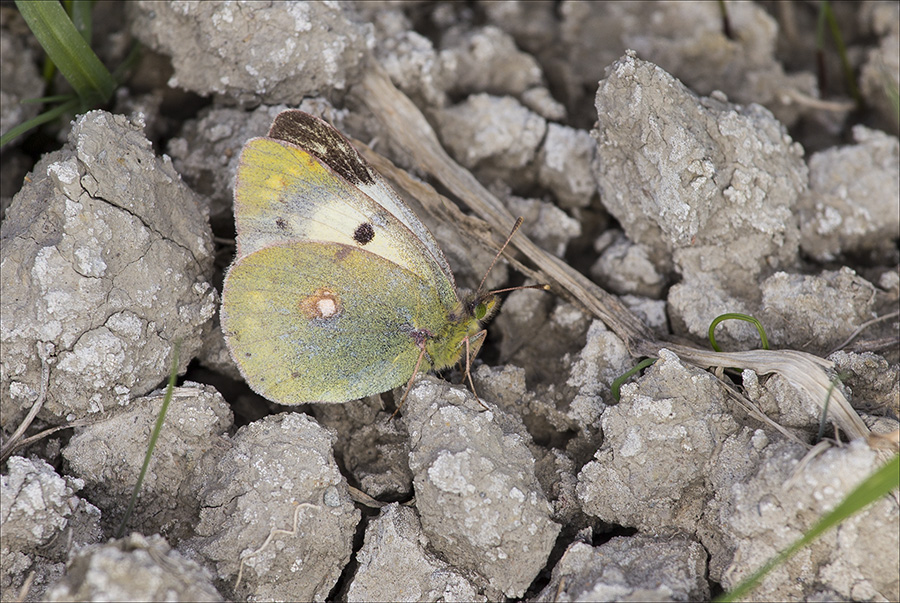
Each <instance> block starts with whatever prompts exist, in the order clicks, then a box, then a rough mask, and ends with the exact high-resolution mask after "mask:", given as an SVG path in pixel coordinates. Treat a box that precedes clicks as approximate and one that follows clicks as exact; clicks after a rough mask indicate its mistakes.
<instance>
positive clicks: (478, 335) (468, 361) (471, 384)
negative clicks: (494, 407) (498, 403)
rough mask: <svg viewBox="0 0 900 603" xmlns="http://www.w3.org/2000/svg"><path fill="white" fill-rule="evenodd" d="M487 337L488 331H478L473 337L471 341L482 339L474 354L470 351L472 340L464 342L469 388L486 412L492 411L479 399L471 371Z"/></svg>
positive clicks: (467, 339)
mask: <svg viewBox="0 0 900 603" xmlns="http://www.w3.org/2000/svg"><path fill="white" fill-rule="evenodd" d="M486 336H487V329H482V330H481V331H478V332H477V333H475V334H474V335H472V337H471V339H481V341H479V342H478V346H477V347H475V346H473V347H475V351H474V352H470V349H469V339H470V338H469V337H466V338H465V339H464V341H465V342H466V377H468V378H469V387H470V388H472V394H473V395H474V396H475V399H476V400H478V403H479V404H481V406H482V408H484V409H485V410H490V409H489V408H488V407H487V405H486V404H485V403H484V402H482V401H481V398H479V397H478V392H476V391H475V383H474V382H473V381H472V371H471V368H472V358H474V357H475V355H476V354H478V350H480V349H481V344H482V342H483V341H484V338H485V337H486Z"/></svg>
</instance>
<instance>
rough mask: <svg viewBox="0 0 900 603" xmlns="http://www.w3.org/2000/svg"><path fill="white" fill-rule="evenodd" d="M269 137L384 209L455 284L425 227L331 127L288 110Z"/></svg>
mask: <svg viewBox="0 0 900 603" xmlns="http://www.w3.org/2000/svg"><path fill="white" fill-rule="evenodd" d="M269 138H274V139H276V140H283V141H285V142H289V143H291V144H293V145H296V146H297V147H299V148H301V149H303V150H305V151H306V152H308V153H311V154H312V155H315V156H316V158H318V159H319V161H321V162H322V163H324V164H325V165H327V166H329V167H330V168H331V169H332V170H333V171H334V172H335V173H336V174H338V175H339V176H341V177H342V178H343V179H344V180H346V181H347V182H348V183H349V184H350V185H351V186H353V187H355V188H358V189H359V190H361V191H362V192H363V193H364V194H366V195H368V196H369V197H370V198H371V199H372V200H373V201H375V203H377V204H378V205H380V206H381V207H383V208H384V209H386V210H387V211H388V212H389V213H391V214H392V215H393V216H394V217H395V218H397V220H399V221H400V222H401V223H402V224H403V225H404V226H406V228H407V229H409V231H410V232H411V233H412V234H413V235H414V236H415V237H416V239H417V240H418V241H419V243H420V244H421V246H422V251H423V252H425V253H427V254H428V255H430V256H431V259H432V261H433V262H434V263H436V264H437V265H438V266H439V267H440V269H441V271H442V272H443V273H444V274H445V275H446V277H447V279H449V280H450V282H451V284H453V283H454V279H453V273H452V272H451V270H450V265H449V264H448V263H447V260H446V258H445V257H444V254H443V252H442V251H441V249H440V247H439V246H438V244H437V241H435V239H434V237H433V236H432V235H431V232H430V231H429V230H428V228H426V227H425V225H424V224H422V222H421V221H420V220H419V218H418V216H416V214H415V213H414V212H413V211H412V210H411V209H410V208H409V207H408V206H407V205H406V203H404V202H403V201H402V200H401V199H400V197H399V196H398V195H397V192H396V191H395V190H394V189H393V188H392V187H391V186H390V185H389V184H388V183H387V182H386V181H385V180H384V178H382V176H381V174H379V173H378V172H376V171H375V170H374V169H373V168H372V167H371V166H370V165H369V164H368V163H367V162H366V160H365V159H363V158H362V156H361V155H360V154H359V152H358V151H357V150H356V148H354V146H353V145H352V144H351V143H350V141H349V140H347V138H346V137H345V136H344V135H343V134H341V133H340V132H339V131H338V130H337V129H336V128H334V127H333V126H332V125H331V124H329V123H328V122H326V121H325V120H322V119H319V118H318V117H316V116H314V115H310V114H309V113H305V112H303V111H298V110H296V109H290V110H288V111H282V112H281V113H279V114H278V116H277V117H275V121H273V122H272V126H271V127H270V128H269Z"/></svg>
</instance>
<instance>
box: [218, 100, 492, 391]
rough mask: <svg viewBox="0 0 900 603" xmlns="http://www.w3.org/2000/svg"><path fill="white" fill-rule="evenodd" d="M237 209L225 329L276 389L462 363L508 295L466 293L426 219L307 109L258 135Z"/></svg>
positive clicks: (374, 386)
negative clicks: (459, 287)
mask: <svg viewBox="0 0 900 603" xmlns="http://www.w3.org/2000/svg"><path fill="white" fill-rule="evenodd" d="M235 222H236V228H237V258H236V260H235V262H234V263H233V264H232V266H231V268H230V269H229V271H228V273H227V275H226V278H225V285H224V287H223V294H222V299H223V301H222V312H221V318H222V329H223V332H224V334H225V340H226V342H227V344H228V347H229V350H230V351H231V354H232V357H233V358H234V359H235V361H236V363H237V364H238V367H239V368H240V370H241V373H242V374H243V376H244V378H245V379H246V381H247V383H248V384H249V385H250V386H251V387H252V388H253V389H254V390H255V391H257V392H258V393H260V394H261V395H263V396H265V397H267V398H269V399H271V400H273V401H275V402H279V403H282V404H301V403H305V402H346V401H348V400H353V399H356V398H360V397H363V396H366V395H370V394H374V393H380V392H383V391H386V390H388V389H392V388H394V387H397V386H399V385H402V384H404V383H406V382H407V381H408V380H409V379H410V378H411V377H412V376H413V374H414V373H415V371H416V370H428V369H442V368H446V367H449V366H452V365H454V364H456V363H458V362H459V361H460V360H461V359H462V358H463V357H466V358H471V357H472V356H473V355H474V354H475V353H476V352H477V350H478V347H480V345H481V341H482V340H483V333H484V331H483V328H482V323H483V321H485V320H487V319H488V318H490V317H491V316H492V315H493V313H494V312H496V310H497V309H498V308H499V300H498V299H497V297H496V296H494V295H492V294H490V293H481V292H475V293H471V294H467V295H464V296H463V297H462V298H461V297H460V295H459V293H458V292H457V290H456V286H455V283H454V280H453V275H452V272H451V271H450V268H449V265H448V264H447V261H446V259H445V258H444V256H443V253H441V251H440V249H439V248H438V246H437V243H436V242H435V241H434V238H433V237H432V236H431V233H430V232H428V230H427V228H425V226H424V225H423V224H422V223H421V222H420V221H419V220H418V218H417V217H416V216H415V215H414V214H413V212H412V211H411V210H410V209H409V208H408V207H407V206H406V205H405V204H403V202H402V201H401V200H400V199H399V197H397V195H396V193H394V191H393V190H392V189H391V188H390V187H389V186H388V185H387V184H386V183H385V182H384V180H383V179H382V178H381V177H380V176H379V175H378V174H377V173H376V172H374V170H372V169H371V168H369V166H368V165H367V164H366V163H365V162H364V161H363V160H362V158H361V157H360V156H359V154H358V153H357V152H356V150H355V149H353V147H352V146H351V145H350V143H349V142H348V141H347V140H346V139H345V138H344V137H343V136H342V135H341V134H340V133H338V132H337V131H336V130H335V129H334V128H332V127H331V126H330V125H328V124H326V123H325V122H323V121H321V120H319V119H318V118H315V117H313V116H310V115H308V114H306V113H302V112H300V111H286V112H284V113H282V114H280V115H279V116H278V117H277V118H276V120H275V122H274V123H273V125H272V128H271V129H270V131H269V136H268V137H265V138H256V139H252V140H250V141H249V142H248V143H247V144H246V145H245V147H244V150H243V151H242V154H241V162H240V166H239V168H238V173H237V178H236V181H235ZM466 354H468V356H464V355H466Z"/></svg>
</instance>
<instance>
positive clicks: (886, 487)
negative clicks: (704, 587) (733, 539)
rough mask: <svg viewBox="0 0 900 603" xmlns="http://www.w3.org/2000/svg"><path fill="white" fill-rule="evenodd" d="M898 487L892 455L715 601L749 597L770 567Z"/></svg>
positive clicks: (899, 469)
mask: <svg viewBox="0 0 900 603" xmlns="http://www.w3.org/2000/svg"><path fill="white" fill-rule="evenodd" d="M898 487H900V455H894V458H892V459H891V460H890V461H889V462H888V463H887V464H885V465H884V466H883V467H881V469H879V470H878V471H876V472H875V473H873V474H872V475H870V476H869V477H868V478H866V480H865V481H864V482H863V483H861V484H860V485H859V486H857V487H856V489H855V490H853V492H851V493H850V494H848V495H847V496H846V498H844V500H843V501H841V504H839V505H838V506H837V507H836V508H835V509H834V510H833V511H831V513H829V514H828V515H826V516H825V517H823V518H822V519H820V520H819V521H818V523H816V525H814V526H813V527H812V528H810V530H809V531H808V532H807V533H806V534H804V535H803V537H802V538H800V539H799V540H797V541H796V542H795V543H794V544H792V545H791V546H790V547H788V548H787V549H786V550H785V551H783V552H782V553H780V554H779V555H777V556H776V557H775V558H773V559H772V560H771V561H769V562H768V563H766V564H765V565H764V566H762V567H761V568H760V569H759V570H757V571H756V572H755V573H754V574H753V575H752V576H750V577H749V578H747V579H746V580H744V581H743V582H741V583H740V584H738V586H737V587H736V588H735V589H734V590H733V591H731V592H729V593H726V594H725V595H723V596H721V597H719V598H718V599H716V601H721V602H723V603H725V602H731V601H738V600H740V599H743V598H744V597H746V596H747V595H748V594H750V591H752V590H753V589H754V588H755V587H756V585H757V584H758V583H759V582H760V581H761V580H762V579H763V578H764V577H765V576H766V574H768V573H769V572H770V571H771V570H772V569H773V568H775V567H777V566H778V565H780V564H781V563H784V562H785V561H787V560H788V559H789V558H791V557H792V556H793V555H794V554H795V553H796V552H797V551H799V550H800V549H802V548H803V547H804V546H806V545H807V544H809V543H810V542H812V541H813V540H815V539H816V538H818V537H819V536H821V535H822V533H824V532H825V531H826V530H828V529H829V528H833V527H834V526H836V525H837V524H839V523H841V522H842V521H844V520H845V519H847V518H848V517H850V516H851V515H854V514H856V513H859V512H860V511H862V510H863V509H864V508H865V507H867V506H869V505H870V504H872V503H873V502H875V501H877V500H879V499H880V498H881V497H882V496H885V495H887V494H889V493H890V492H891V491H892V490H895V489H896V488H898Z"/></svg>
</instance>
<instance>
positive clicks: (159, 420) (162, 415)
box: [116, 341, 181, 538]
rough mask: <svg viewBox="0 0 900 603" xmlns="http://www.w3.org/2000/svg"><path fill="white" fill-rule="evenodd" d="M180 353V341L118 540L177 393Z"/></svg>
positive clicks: (129, 516) (117, 533) (118, 533)
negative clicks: (176, 382) (170, 405)
mask: <svg viewBox="0 0 900 603" xmlns="http://www.w3.org/2000/svg"><path fill="white" fill-rule="evenodd" d="M180 353H181V341H178V342H176V343H175V350H174V352H173V354H172V368H171V369H170V370H169V383H168V385H167V386H166V395H165V398H163V404H162V408H161V409H160V410H159V415H158V416H157V417H156V425H154V426H153V433H151V434H150V442H149V443H148V444H147V453H146V454H145V455H144V464H143V466H142V467H141V472H140V474H139V475H138V479H137V483H136V484H135V485H134V490H133V491H132V492H131V500H129V501H128V509H126V510H125V517H123V518H122V523H121V524H119V529H118V530H116V538H121V537H122V535H123V534H124V533H125V526H127V525H128V520H129V519H131V513H132V512H133V511H134V505H135V503H137V497H138V494H139V493H140V491H141V486H142V485H143V484H144V476H145V475H147V468H148V467H149V466H150V459H151V458H152V457H153V450H154V448H156V441H157V440H159V434H160V433H161V432H162V427H163V422H164V421H165V420H166V412H168V410H169V403H170V402H171V401H172V393H173V392H174V391H175V381H176V380H177V379H178V357H179V355H180Z"/></svg>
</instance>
